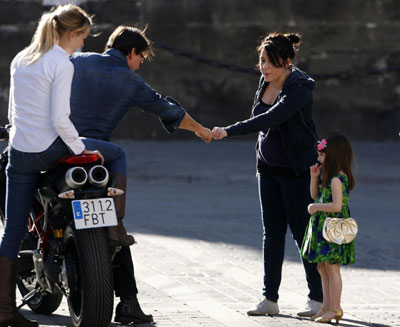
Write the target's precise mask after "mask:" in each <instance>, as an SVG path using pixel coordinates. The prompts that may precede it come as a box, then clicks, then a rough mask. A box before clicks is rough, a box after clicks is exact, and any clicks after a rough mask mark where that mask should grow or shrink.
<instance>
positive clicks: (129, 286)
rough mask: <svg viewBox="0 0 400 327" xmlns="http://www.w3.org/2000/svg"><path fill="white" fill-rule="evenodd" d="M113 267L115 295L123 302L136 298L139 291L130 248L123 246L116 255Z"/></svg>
mask: <svg viewBox="0 0 400 327" xmlns="http://www.w3.org/2000/svg"><path fill="white" fill-rule="evenodd" d="M113 266H114V289H115V295H116V296H117V297H120V299H121V301H124V300H129V298H131V297H132V296H136V294H137V293H138V290H137V288H136V280H135V273H134V270H133V262H132V256H131V250H130V248H129V246H123V247H122V248H121V251H119V252H118V253H117V254H116V255H115V257H114V260H113Z"/></svg>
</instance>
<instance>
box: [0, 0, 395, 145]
mask: <svg viewBox="0 0 400 327" xmlns="http://www.w3.org/2000/svg"><path fill="white" fill-rule="evenodd" d="M49 1H50V2H51V0H47V3H48V2H49ZM43 3H44V2H43V1H42V0H40V1H39V0H30V1H28V0H25V1H21V0H14V1H11V0H9V1H7V0H0V37H1V41H2V47H0V123H4V122H6V117H7V101H8V92H9V64H10V62H11V60H12V58H13V56H14V55H15V54H16V53H17V52H18V51H19V50H20V49H22V48H23V47H25V46H26V45H28V44H29V41H30V39H31V37H32V35H33V31H34V29H35V24H36V22H37V20H38V19H39V17H40V15H41V13H42V12H43V11H44V10H45V9H46V8H47V7H45V6H44V5H43ZM80 4H81V6H82V7H84V8H85V9H86V10H87V11H88V12H89V13H91V14H94V15H95V22H96V23H97V31H98V32H101V35H100V36H98V37H96V38H89V39H88V40H87V41H86V44H85V49H84V50H85V51H102V48H103V46H104V44H105V41H106V39H107V37H108V35H109V34H110V32H111V31H112V30H113V29H114V28H115V27H116V26H117V25H119V24H128V25H139V26H142V27H143V26H145V25H146V24H148V29H147V35H148V36H149V37H150V38H151V39H152V40H153V41H155V42H159V43H160V44H162V45H167V46H169V47H171V48H172V49H173V51H171V50H165V49H163V48H159V49H158V50H157V55H156V58H155V60H154V61H152V62H151V63H145V64H144V65H143V66H142V67H141V69H140V71H139V73H140V74H141V75H142V76H143V77H144V79H145V80H146V81H147V82H148V83H149V84H150V85H152V86H153V87H154V88H155V89H156V90H158V91H159V92H160V93H161V94H163V95H170V96H172V97H174V98H176V99H177V100H178V101H179V102H180V103H181V104H182V105H183V106H184V107H185V108H186V109H187V110H188V112H189V113H190V114H191V115H192V116H193V117H194V118H195V119H197V120H199V121H200V122H202V123H203V124H205V125H206V126H209V127H213V126H214V125H217V126H223V125H227V124H230V123H233V122H235V121H237V120H241V119H245V118H247V117H248V116H249V112H250V106H251V103H252V100H253V96H254V92H255V89H256V87H257V83H258V76H257V74H251V73H246V72H238V71H234V70H232V69H227V68H221V67H219V65H218V64H229V65H235V66H240V67H244V68H248V69H250V70H251V69H253V68H254V67H255V64H256V63H257V54H256V52H255V48H256V46H257V44H258V41H259V40H260V38H261V37H262V36H263V35H265V34H266V33H268V32H270V31H283V32H287V31H297V32H300V33H301V34H302V35H303V44H302V46H301V49H300V52H299V53H298V59H297V65H298V67H299V68H301V69H303V70H305V71H306V72H308V73H309V75H311V76H313V77H315V79H316V83H317V87H316V89H315V91H314V100H315V121H316V124H317V126H318V131H319V133H320V134H321V135H323V134H325V133H327V132H329V131H333V130H335V131H342V132H344V133H346V134H348V135H349V136H350V137H351V138H352V139H354V140H390V139H396V138H398V132H399V130H400V110H399V107H400V83H399V82H400V60H399V54H400V42H399V41H400V37H399V27H400V22H399V19H398V17H400V3H399V2H398V1H396V0H352V1H342V0H331V1H321V0H115V1H111V0H109V1H105V0H97V1H96V0H87V1H80ZM178 50H182V51H186V52H185V53H186V54H187V55H186V56H181V55H179V53H178ZM207 59H210V60H213V63H214V65H211V64H209V63H207ZM114 136H115V137H124V138H160V139H167V137H166V132H165V131H164V130H163V129H162V127H161V125H160V124H159V123H158V120H157V119H156V118H154V117H151V116H148V115H146V114H144V113H143V112H142V111H140V110H137V108H135V109H133V110H131V112H129V114H128V115H127V116H126V118H125V119H124V121H123V122H121V124H120V125H119V129H118V131H116V133H114ZM173 137H175V138H180V139H185V138H191V137H192V135H191V134H190V133H188V132H185V131H178V132H176V133H175V134H174V136H173Z"/></svg>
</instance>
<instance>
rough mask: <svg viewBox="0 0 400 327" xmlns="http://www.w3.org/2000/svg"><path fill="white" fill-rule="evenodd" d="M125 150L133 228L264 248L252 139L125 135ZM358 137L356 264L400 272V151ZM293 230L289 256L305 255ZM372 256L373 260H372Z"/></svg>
mask: <svg viewBox="0 0 400 327" xmlns="http://www.w3.org/2000/svg"><path fill="white" fill-rule="evenodd" d="M119 143H120V144H121V145H122V146H123V147H124V148H125V150H126V152H127V158H128V172H129V189H128V212H129V214H130V215H132V217H129V218H127V220H126V224H128V228H129V230H130V231H132V232H134V231H138V232H143V233H149V234H151V233H155V234H160V235H167V236H174V237H182V238H195V239H199V240H204V241H210V242H224V243H231V244H234V245H238V246H244V247H248V248H249V249H253V250H255V251H259V252H260V253H261V246H262V225H261V218H260V209H259V202H258V193H257V181H256V178H255V156H254V143H253V142H248V141H246V142H233V141H222V142H214V143H211V144H208V145H207V144H203V143H199V142H149V141H145V142H139V141H120V142H119ZM396 147H398V144H397V143H355V144H354V148H355V153H356V157H357V170H356V177H357V185H356V188H355V190H354V192H352V194H351V197H350V207H351V210H352V215H353V216H354V217H355V218H356V220H357V221H358V223H359V230H360V232H359V236H358V237H357V239H356V249H357V250H356V260H357V263H356V264H355V265H354V266H352V267H354V268H357V267H358V268H374V269H383V270H400V259H399V258H398V256H397V249H398V248H399V247H400V240H399V238H398V230H400V209H399V206H398V203H399V195H400V191H399V190H400V181H399V177H400V166H399V165H398V163H399V162H400V151H397V152H395V151H393V148H396ZM293 244H294V241H293V240H292V239H291V235H290V233H288V235H287V250H286V259H289V260H295V261H298V260H299V255H298V252H297V250H296V247H295V246H294V245H293ZM372 258H373V260H371V259H372Z"/></svg>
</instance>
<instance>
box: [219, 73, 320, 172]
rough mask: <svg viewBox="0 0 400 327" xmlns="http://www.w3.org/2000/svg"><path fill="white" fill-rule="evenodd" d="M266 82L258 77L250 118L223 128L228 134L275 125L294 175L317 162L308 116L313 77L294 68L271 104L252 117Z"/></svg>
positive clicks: (255, 130) (311, 123)
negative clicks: (258, 81) (268, 107)
mask: <svg viewBox="0 0 400 327" xmlns="http://www.w3.org/2000/svg"><path fill="white" fill-rule="evenodd" d="M267 85H268V82H266V81H265V80H264V77H263V76H261V79H260V83H259V87H258V90H257V93H256V96H255V99H254V103H253V107H252V117H251V118H250V119H247V120H244V121H241V122H237V123H236V124H234V125H231V126H228V127H226V128H225V130H226V132H227V134H228V137H232V136H237V135H247V134H251V133H257V132H261V131H267V130H268V129H269V128H270V127H274V126H276V127H277V128H278V129H279V133H280V135H281V140H282V146H283V149H284V151H285V154H286V156H287V158H288V160H289V162H290V165H291V166H292V168H293V170H294V172H295V174H296V175H299V174H301V173H303V172H305V171H306V170H308V169H309V167H310V166H311V165H313V164H314V163H315V162H316V161H317V152H316V150H315V147H314V145H315V142H316V141H317V132H316V129H315V124H314V121H313V118H312V111H313V97H312V90H313V89H314V86H315V83H314V80H313V79H312V78H311V77H309V76H308V75H307V74H306V73H304V72H302V71H301V70H299V69H297V68H294V69H293V71H292V72H291V73H290V75H289V76H288V78H287V79H286V81H285V83H284V85H283V87H282V90H281V92H280V93H279V95H278V97H277V99H276V100H275V103H274V104H273V106H272V107H271V108H270V109H269V110H268V111H266V112H265V113H263V114H260V115H258V116H253V111H254V109H255V107H257V105H258V104H259V103H260V100H261V98H262V95H263V93H264V91H265V89H266V88H267Z"/></svg>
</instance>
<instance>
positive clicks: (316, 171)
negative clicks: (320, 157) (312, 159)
mask: <svg viewBox="0 0 400 327" xmlns="http://www.w3.org/2000/svg"><path fill="white" fill-rule="evenodd" d="M320 174H321V167H320V165H319V164H318V163H316V164H315V165H312V166H311V167H310V175H311V177H318V176H319V175H320Z"/></svg>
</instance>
